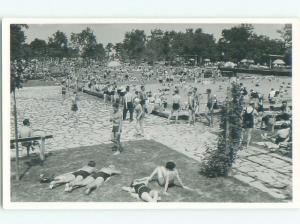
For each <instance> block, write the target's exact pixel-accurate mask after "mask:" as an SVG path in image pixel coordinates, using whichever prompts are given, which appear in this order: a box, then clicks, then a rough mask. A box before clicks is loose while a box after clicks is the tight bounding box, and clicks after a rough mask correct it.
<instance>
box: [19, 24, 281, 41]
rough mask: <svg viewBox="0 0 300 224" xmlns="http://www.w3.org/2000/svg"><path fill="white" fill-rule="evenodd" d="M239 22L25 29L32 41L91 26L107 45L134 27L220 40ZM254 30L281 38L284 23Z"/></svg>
mask: <svg viewBox="0 0 300 224" xmlns="http://www.w3.org/2000/svg"><path fill="white" fill-rule="evenodd" d="M236 25H238V24H161V23H160V24H45V25H43V24H32V25H29V28H28V29H27V30H25V36H26V37H27V38H26V42H27V43H30V42H31V41H33V40H34V39H35V38H39V39H43V40H46V41H47V40H48V37H50V36H51V35H52V34H53V33H55V32H56V31H57V30H60V31H62V32H64V33H66V35H67V36H68V38H70V35H71V33H72V32H73V33H79V32H81V31H82V30H83V29H85V28H86V27H90V28H91V29H92V30H93V32H94V34H95V36H96V38H97V42H98V43H102V44H104V45H106V44H107V43H113V44H115V43H118V42H122V40H123V38H124V35H125V33H126V32H128V31H131V30H133V29H142V30H144V31H145V33H146V35H149V34H150V31H151V30H153V29H161V30H163V31H171V30H175V31H185V30H186V29H188V28H193V29H197V28H202V30H203V32H204V33H209V34H213V35H214V37H215V39H216V40H218V39H219V38H220V37H221V35H222V30H223V29H230V28H231V27H233V26H236ZM253 26H254V32H255V33H256V34H258V35H266V36H268V37H270V38H271V39H280V35H279V34H278V32H277V30H279V29H281V28H282V27H283V25H282V24H253Z"/></svg>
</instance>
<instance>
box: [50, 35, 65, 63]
mask: <svg viewBox="0 0 300 224" xmlns="http://www.w3.org/2000/svg"><path fill="white" fill-rule="evenodd" d="M48 48H49V56H50V57H58V58H63V57H67V56H68V52H69V50H68V38H67V36H66V34H65V33H63V32H61V31H59V30H58V31H56V32H55V33H54V34H53V35H52V36H51V37H49V39H48Z"/></svg>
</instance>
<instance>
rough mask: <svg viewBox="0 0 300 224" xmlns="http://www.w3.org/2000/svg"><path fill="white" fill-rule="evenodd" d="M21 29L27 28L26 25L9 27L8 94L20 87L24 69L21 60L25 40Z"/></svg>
mask: <svg viewBox="0 0 300 224" xmlns="http://www.w3.org/2000/svg"><path fill="white" fill-rule="evenodd" d="M23 28H27V25H23V24H12V25H11V26H10V58H11V66H10V92H14V91H15V89H16V88H18V89H19V88H21V87H22V82H23V81H22V72H23V69H24V64H23V61H22V58H24V57H25V48H24V45H25V39H26V37H25V34H24V31H23Z"/></svg>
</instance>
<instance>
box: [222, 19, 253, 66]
mask: <svg viewBox="0 0 300 224" xmlns="http://www.w3.org/2000/svg"><path fill="white" fill-rule="evenodd" d="M252 34H253V26H252V25H251V24H242V25H240V26H235V27H232V28H231V29H224V30H222V37H221V38H220V40H219V42H218V49H219V52H224V59H225V60H229V61H234V62H239V61H240V60H242V59H244V58H245V57H246V55H247V52H248V51H249V50H250V48H249V40H250V37H251V36H252Z"/></svg>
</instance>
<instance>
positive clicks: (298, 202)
mask: <svg viewBox="0 0 300 224" xmlns="http://www.w3.org/2000/svg"><path fill="white" fill-rule="evenodd" d="M147 23H152V24H153V23H163V24H176V23H181V24H183V23H184V24H196V23H197V24H201V23H203V24H204V23H205V24H216V23H222V24H226V23H255V24H259V23H261V24H287V23H289V24H292V33H293V35H292V42H293V46H292V64H293V66H292V74H293V75H292V103H293V136H294V137H293V164H292V166H293V188H292V190H293V197H292V198H293V199H292V202H282V203H228V202H226V203H202V202H201V203H200V202H192V203H185V202H172V203H169V202H163V203H155V204H153V203H142V202H109V203H108V202H11V188H10V183H11V176H10V175H11V173H10V144H9V142H10V131H8V130H10V84H9V83H10V24H147ZM299 61H300V20H299V19H296V18H295V19H292V18H290V19H286V18H284V19H279V18H232V19H229V18H211V19H198V18H191V19H186V18H178V19H163V18H161V19H140V18H101V19H89V18H85V19H83V18H4V19H3V20H2V102H3V103H2V108H3V109H2V122H3V123H2V124H3V125H2V139H3V143H2V149H3V152H2V155H3V158H2V162H3V163H2V164H3V167H2V168H3V177H2V178H3V181H2V183H3V207H4V208H5V209H26V210H27V209H108V210H120V209H122V210H127V209H139V210H140V209H231V208H234V209H239V208H242V209H244V208H246V209H257V208H265V209H269V208H274V209H282V208H300V178H299V177H300V163H299V162H300V161H299V159H300V151H299V150H298V149H297V146H300V139H297V137H296V136H298V135H297V134H298V133H299V130H298V129H299V127H300V118H299V117H300V115H298V114H299V112H300V103H298V102H297V97H300V91H297V84H300V75H298V73H300V62H299ZM299 136H300V135H299Z"/></svg>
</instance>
